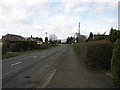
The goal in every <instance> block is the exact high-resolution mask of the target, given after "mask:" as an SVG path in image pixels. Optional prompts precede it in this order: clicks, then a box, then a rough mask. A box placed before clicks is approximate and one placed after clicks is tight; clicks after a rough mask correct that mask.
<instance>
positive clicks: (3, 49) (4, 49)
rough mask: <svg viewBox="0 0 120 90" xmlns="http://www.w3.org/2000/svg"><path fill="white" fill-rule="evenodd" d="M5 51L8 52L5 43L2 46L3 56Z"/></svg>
mask: <svg viewBox="0 0 120 90" xmlns="http://www.w3.org/2000/svg"><path fill="white" fill-rule="evenodd" d="M7 51H8V48H7V45H6V44H5V43H4V44H2V55H3V54H6V53H7Z"/></svg>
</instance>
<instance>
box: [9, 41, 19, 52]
mask: <svg viewBox="0 0 120 90" xmlns="http://www.w3.org/2000/svg"><path fill="white" fill-rule="evenodd" d="M10 51H11V52H19V51H20V45H19V44H17V43H12V44H11V45H10Z"/></svg>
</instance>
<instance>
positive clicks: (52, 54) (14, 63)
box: [2, 45, 69, 88]
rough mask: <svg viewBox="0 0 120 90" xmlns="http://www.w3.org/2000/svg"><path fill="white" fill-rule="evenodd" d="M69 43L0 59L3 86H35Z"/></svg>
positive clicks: (55, 63)
mask: <svg viewBox="0 0 120 90" xmlns="http://www.w3.org/2000/svg"><path fill="white" fill-rule="evenodd" d="M68 47H69V45H59V46H57V47H53V48H50V49H46V50H42V51H39V52H34V53H31V54H24V55H21V56H17V57H12V58H9V59H4V60H3V61H2V79H3V80H2V81H3V82H2V87H3V88H36V87H37V86H38V85H40V84H41V83H42V79H43V78H44V77H45V75H46V74H47V73H48V72H49V71H50V70H52V69H53V68H54V67H55V65H57V63H59V62H60V59H59V58H60V57H61V56H62V55H63V54H64V53H65V52H66V51H67V48H68Z"/></svg>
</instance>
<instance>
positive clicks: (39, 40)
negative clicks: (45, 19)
mask: <svg viewBox="0 0 120 90" xmlns="http://www.w3.org/2000/svg"><path fill="white" fill-rule="evenodd" d="M25 41H37V44H40V45H41V44H42V43H43V40H42V38H38V37H36V38H34V37H32V35H31V37H28V38H25Z"/></svg>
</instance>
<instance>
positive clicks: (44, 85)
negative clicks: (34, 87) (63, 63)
mask: <svg viewBox="0 0 120 90" xmlns="http://www.w3.org/2000/svg"><path fill="white" fill-rule="evenodd" d="M56 71H57V70H56V69H54V70H52V71H51V72H50V74H49V75H48V77H47V80H46V81H45V82H44V84H43V85H42V86H41V87H38V88H45V87H46V86H47V85H48V84H49V83H50V81H51V80H52V78H53V76H54V75H55V73H56Z"/></svg>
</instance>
